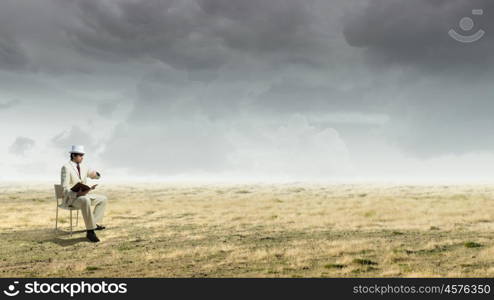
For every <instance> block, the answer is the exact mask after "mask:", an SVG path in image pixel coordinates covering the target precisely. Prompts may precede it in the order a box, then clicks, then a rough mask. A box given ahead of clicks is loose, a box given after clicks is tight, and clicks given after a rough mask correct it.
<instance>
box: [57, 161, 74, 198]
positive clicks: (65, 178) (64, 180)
mask: <svg viewBox="0 0 494 300" xmlns="http://www.w3.org/2000/svg"><path fill="white" fill-rule="evenodd" d="M61 185H62V188H63V194H64V196H67V195H68V197H69V198H70V199H73V198H76V197H77V193H76V192H74V191H72V190H71V188H72V187H71V186H70V185H69V171H68V170H67V167H66V166H63V167H62V173H61Z"/></svg>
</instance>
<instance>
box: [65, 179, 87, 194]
mask: <svg viewBox="0 0 494 300" xmlns="http://www.w3.org/2000/svg"><path fill="white" fill-rule="evenodd" d="M90 189H91V187H90V186H88V185H85V184H84V183H81V182H78V183H77V184H76V185H74V186H73V187H72V188H71V189H70V190H71V191H73V192H76V193H79V192H85V191H89V190H90Z"/></svg>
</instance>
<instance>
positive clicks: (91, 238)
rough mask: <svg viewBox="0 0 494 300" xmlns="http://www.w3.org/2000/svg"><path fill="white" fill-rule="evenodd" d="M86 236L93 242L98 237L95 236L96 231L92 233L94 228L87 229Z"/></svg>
mask: <svg viewBox="0 0 494 300" xmlns="http://www.w3.org/2000/svg"><path fill="white" fill-rule="evenodd" d="M86 237H87V238H88V240H90V241H91V242H93V243H97V242H99V238H98V237H97V236H96V233H94V230H88V231H87V234H86Z"/></svg>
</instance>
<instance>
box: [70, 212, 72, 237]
mask: <svg viewBox="0 0 494 300" xmlns="http://www.w3.org/2000/svg"><path fill="white" fill-rule="evenodd" d="M70 236H72V209H71V210H70Z"/></svg>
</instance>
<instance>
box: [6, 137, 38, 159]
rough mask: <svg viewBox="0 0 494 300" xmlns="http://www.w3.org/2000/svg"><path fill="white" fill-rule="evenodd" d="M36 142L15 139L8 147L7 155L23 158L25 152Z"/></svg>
mask: <svg viewBox="0 0 494 300" xmlns="http://www.w3.org/2000/svg"><path fill="white" fill-rule="evenodd" d="M35 144H36V142H35V141H34V140H32V139H30V138H27V137H22V136H20V137H17V138H16V139H15V141H14V143H12V145H10V147H9V153H12V154H15V155H20V156H23V155H24V154H25V153H26V152H27V151H29V150H31V149H32V148H33V147H34V145H35Z"/></svg>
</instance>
